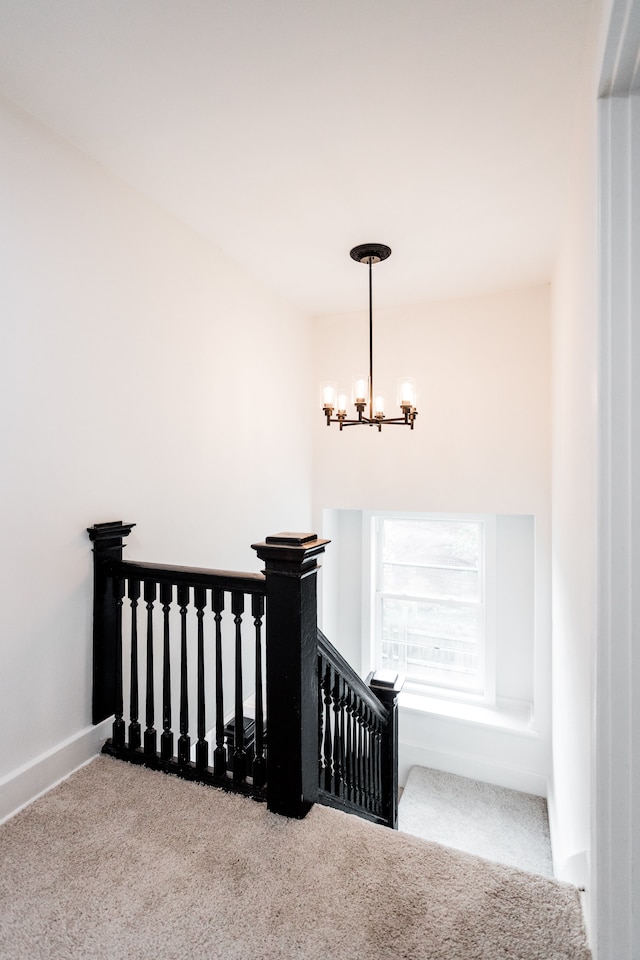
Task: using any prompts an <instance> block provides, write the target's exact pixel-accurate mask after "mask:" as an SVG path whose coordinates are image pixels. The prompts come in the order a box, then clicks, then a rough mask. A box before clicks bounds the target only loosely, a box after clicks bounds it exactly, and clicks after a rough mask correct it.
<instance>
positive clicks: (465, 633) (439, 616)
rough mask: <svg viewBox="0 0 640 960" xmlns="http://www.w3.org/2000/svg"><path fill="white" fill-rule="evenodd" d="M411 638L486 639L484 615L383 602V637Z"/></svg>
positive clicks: (446, 607)
mask: <svg viewBox="0 0 640 960" xmlns="http://www.w3.org/2000/svg"><path fill="white" fill-rule="evenodd" d="M408 635H412V636H422V637H435V638H438V639H440V640H446V639H449V640H472V641H474V642H477V641H478V640H479V639H480V637H481V636H482V611H481V609H480V608H478V607H474V606H469V607H467V606H457V605H455V604H445V603H425V602H419V601H410V600H409V601H408V600H392V599H389V598H388V597H384V598H383V600H382V636H383V639H385V640H397V639H401V640H403V641H404V640H405V639H406V638H407V636H408Z"/></svg>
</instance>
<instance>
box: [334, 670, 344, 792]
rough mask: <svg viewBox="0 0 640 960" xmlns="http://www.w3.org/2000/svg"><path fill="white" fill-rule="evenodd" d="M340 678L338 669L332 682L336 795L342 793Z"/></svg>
mask: <svg viewBox="0 0 640 960" xmlns="http://www.w3.org/2000/svg"><path fill="white" fill-rule="evenodd" d="M341 686H342V684H341V680H340V675H339V674H338V671H337V670H336V671H335V680H334V684H333V691H332V699H333V778H334V779H333V792H334V794H335V795H336V797H339V796H341V795H342V756H343V752H342V736H341V732H342V731H341V730H340V689H341Z"/></svg>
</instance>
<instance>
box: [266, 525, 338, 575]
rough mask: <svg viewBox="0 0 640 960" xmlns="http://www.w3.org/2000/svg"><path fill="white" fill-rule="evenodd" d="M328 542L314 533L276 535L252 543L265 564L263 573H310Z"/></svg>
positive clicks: (315, 566) (314, 568)
mask: <svg viewBox="0 0 640 960" xmlns="http://www.w3.org/2000/svg"><path fill="white" fill-rule="evenodd" d="M328 543H331V541H330V540H322V539H320V538H319V537H318V535H317V534H316V533H276V534H273V535H272V536H270V537H266V538H265V539H264V541H262V542H260V543H252V544H251V549H252V550H255V551H256V553H257V554H258V556H259V558H260V559H261V560H264V562H265V564H266V569H265V573H266V574H269V573H288V574H290V575H296V574H302V573H310V572H311V571H313V570H316V569H317V566H318V564H317V562H316V558H317V557H318V556H319V555H320V554H321V553H324V548H325V547H326V545H327V544H328Z"/></svg>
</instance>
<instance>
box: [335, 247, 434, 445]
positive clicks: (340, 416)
mask: <svg viewBox="0 0 640 960" xmlns="http://www.w3.org/2000/svg"><path fill="white" fill-rule="evenodd" d="M390 255H391V247H387V246H386V245H385V244H384V243H362V244H360V246H358V247H354V248H353V250H351V253H350V256H351V259H352V260H357V261H358V263H367V264H368V265H369V379H368V380H367V378H366V377H364V376H358V377H355V378H354V380H353V389H352V397H351V399H352V402H353V404H354V406H355V408H356V410H357V413H358V419H357V420H355V419H350V418H349V417H347V394H346V392H345V391H343V390H338V389H337V385H336V384H335V383H323V384H322V409H323V411H324V415H325V417H326V418H327V426H330V425H331V424H332V423H338V424H340V429H341V430H342V428H343V427H355V426H358V425H359V424H361V425H363V426H367V427H377V428H378V432H380V431H381V430H382V424H383V423H396V424H399V425H400V426H406V427H411V429H412V430H413V424H414V421H415V419H416V417H417V416H418V411H417V410H416V390H415V384H414V381H413V380H412V379H411V377H403V379H402V380H399V381H398V405H399V407H400V409H401V410H402V416H401V417H385V414H384V398H383V397H381V396H379V395H378V396H376V394H375V392H374V389H373V306H372V295H371V291H372V287H371V267H372V266H373V264H374V263H380V261H381V260H386V259H387V257H389V256H390ZM367 406H368V408H369V410H368V413H369V416H365V410H366V409H367ZM334 412H335V417H334V415H333V414H334Z"/></svg>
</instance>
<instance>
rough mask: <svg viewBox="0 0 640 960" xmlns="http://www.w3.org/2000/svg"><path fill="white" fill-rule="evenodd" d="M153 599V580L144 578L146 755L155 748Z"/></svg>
mask: <svg viewBox="0 0 640 960" xmlns="http://www.w3.org/2000/svg"><path fill="white" fill-rule="evenodd" d="M155 599H156V584H155V582H154V581H153V580H145V583H144V600H145V603H146V605H147V690H146V709H145V720H146V724H147V728H146V730H145V731H144V752H145V754H146V756H155V753H156V750H157V736H156V731H155V728H154V726H153V724H154V714H155V701H154V691H153V604H154V602H155Z"/></svg>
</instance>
